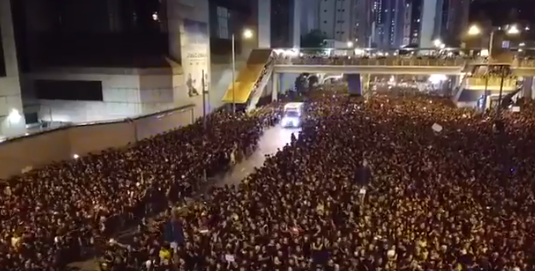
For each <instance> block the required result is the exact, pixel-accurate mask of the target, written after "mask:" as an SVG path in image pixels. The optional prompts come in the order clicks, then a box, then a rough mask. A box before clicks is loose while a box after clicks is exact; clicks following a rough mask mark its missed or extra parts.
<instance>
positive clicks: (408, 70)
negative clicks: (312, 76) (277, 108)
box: [223, 49, 535, 108]
mask: <svg viewBox="0 0 535 271" xmlns="http://www.w3.org/2000/svg"><path fill="white" fill-rule="evenodd" d="M477 64H486V61H485V60H484V59H482V58H474V57H463V56H446V57H433V56H412V55H391V56H380V57H368V56H365V57H363V56H361V57H358V56H341V57H332V56H331V57H323V56H306V57H303V56H280V55H277V54H275V53H274V50H272V49H255V50H253V51H252V52H251V54H250V55H249V59H248V61H247V65H245V67H244V68H243V69H242V70H241V71H239V73H238V75H237V77H236V80H235V81H234V82H233V83H231V85H230V86H229V88H228V89H227V91H226V92H225V95H224V97H223V101H224V102H226V103H235V104H245V105H247V107H248V108H254V106H255V105H256V103H257V102H258V100H259V99H260V98H261V97H263V96H266V95H268V93H271V92H272V90H267V89H268V88H266V86H267V85H268V83H270V82H271V81H279V79H278V77H280V76H278V75H280V74H302V73H317V74H319V73H322V74H361V75H374V74H388V75H396V74H399V75H432V74H442V75H461V74H463V73H465V68H466V67H468V66H469V65H477ZM511 70H512V75H514V76H523V77H534V76H535V62H534V61H528V60H520V61H519V60H515V61H514V63H512V64H511ZM274 74H275V75H277V76H273V75H274ZM272 78H273V79H272ZM271 83H272V85H276V84H278V82H271ZM275 88H276V87H274V88H273V89H275Z"/></svg>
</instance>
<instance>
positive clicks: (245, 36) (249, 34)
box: [243, 29, 253, 39]
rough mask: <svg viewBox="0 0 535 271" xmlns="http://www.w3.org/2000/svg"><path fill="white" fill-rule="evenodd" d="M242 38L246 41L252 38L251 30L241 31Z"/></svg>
mask: <svg viewBox="0 0 535 271" xmlns="http://www.w3.org/2000/svg"><path fill="white" fill-rule="evenodd" d="M243 37H244V38H246V39H250V38H252V37H253V30H251V29H245V30H243Z"/></svg>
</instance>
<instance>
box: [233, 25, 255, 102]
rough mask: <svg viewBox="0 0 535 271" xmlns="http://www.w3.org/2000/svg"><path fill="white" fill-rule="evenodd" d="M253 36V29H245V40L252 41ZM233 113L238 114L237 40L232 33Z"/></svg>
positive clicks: (243, 33)
mask: <svg viewBox="0 0 535 271" xmlns="http://www.w3.org/2000/svg"><path fill="white" fill-rule="evenodd" d="M253 35H254V34H253V31H252V30H251V29H244V30H243V32H242V36H243V38H244V39H250V38H252V37H253ZM232 112H233V113H236V38H235V35H234V33H232Z"/></svg>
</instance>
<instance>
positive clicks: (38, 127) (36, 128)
mask: <svg viewBox="0 0 535 271" xmlns="http://www.w3.org/2000/svg"><path fill="white" fill-rule="evenodd" d="M193 107H194V105H192V104H189V105H185V106H179V107H169V108H164V109H162V110H158V111H156V112H150V113H147V114H140V115H136V116H132V117H125V118H120V119H111V120H110V119H108V120H101V121H92V122H79V123H73V122H60V121H44V122H41V123H38V124H34V125H28V126H27V128H26V131H25V132H24V133H22V134H19V135H14V136H1V135H0V144H4V143H8V142H9V141H13V140H18V139H22V138H25V137H31V136H38V135H39V134H43V133H48V132H51V131H55V130H59V129H69V128H76V127H82V126H95V125H103V124H112V123H121V122H134V121H136V120H140V119H145V118H149V117H156V118H162V117H165V116H167V115H171V114H174V113H175V112H180V113H182V112H185V111H188V112H189V111H190V110H191V112H192V114H193V111H192V108H193ZM193 121H194V116H193V115H192V116H191V122H193Z"/></svg>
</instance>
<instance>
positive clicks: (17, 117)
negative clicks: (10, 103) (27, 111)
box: [7, 108, 22, 123]
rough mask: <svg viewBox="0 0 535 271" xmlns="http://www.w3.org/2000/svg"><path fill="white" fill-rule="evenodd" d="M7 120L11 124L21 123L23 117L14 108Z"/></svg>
mask: <svg viewBox="0 0 535 271" xmlns="http://www.w3.org/2000/svg"><path fill="white" fill-rule="evenodd" d="M7 119H8V120H9V122H11V123H19V121H20V120H21V119H22V116H21V115H20V112H19V110H17V109H15V108H13V109H11V112H9V115H8V116H7Z"/></svg>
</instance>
